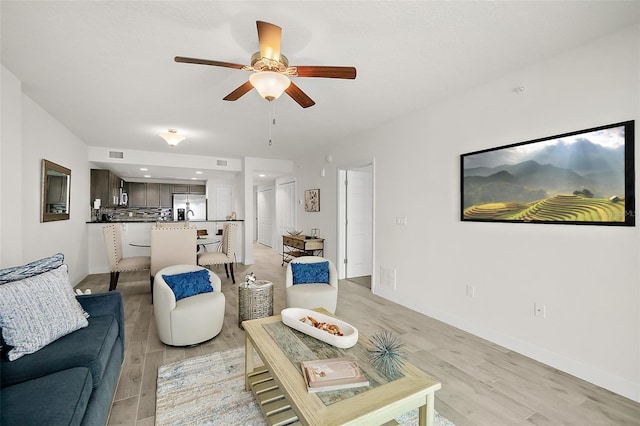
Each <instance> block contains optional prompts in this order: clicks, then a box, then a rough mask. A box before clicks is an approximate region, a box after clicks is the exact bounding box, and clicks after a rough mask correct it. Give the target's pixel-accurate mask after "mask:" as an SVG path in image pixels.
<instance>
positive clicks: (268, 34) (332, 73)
mask: <svg viewBox="0 0 640 426" xmlns="http://www.w3.org/2000/svg"><path fill="white" fill-rule="evenodd" d="M256 24H257V26H258V42H259V43H260V51H259V52H256V53H254V54H253V55H251V65H240V64H234V63H230V62H220V61H212V60H208V59H196V58H185V57H183V56H176V57H175V61H176V62H183V63H189V64H200V65H211V66H216V67H226V68H235V69H240V70H245V71H252V72H253V74H251V76H249V81H247V82H246V83H244V84H243V85H241V86H240V87H238V88H237V89H235V90H234V91H233V92H231V93H229V94H228V95H227V96H225V97H224V98H223V99H224V100H225V101H236V100H238V99H240V97H241V96H243V95H244V94H245V93H247V92H249V91H250V90H251V89H253V88H254V87H255V88H256V90H257V91H258V93H260V96H262V97H263V98H265V99H266V100H267V101H269V102H271V101H273V100H274V99H277V98H278V97H279V96H280V95H282V93H283V92H286V93H287V95H289V96H291V98H293V100H294V101H296V102H297V103H298V104H299V105H300V106H301V107H302V108H308V107H310V106H313V105H315V102H314V101H313V99H311V98H310V97H309V96H308V95H307V94H306V93H304V92H303V91H302V90H301V89H300V88H299V87H298V86H296V85H295V84H294V83H293V82H292V81H291V79H290V78H289V77H321V78H343V79H355V78H356V69H355V67H332V66H316V65H310V66H297V67H294V66H289V60H288V59H287V57H286V56H284V55H282V54H281V53H280V41H281V39H282V28H280V27H278V26H277V25H273V24H270V23H268V22H263V21H256Z"/></svg>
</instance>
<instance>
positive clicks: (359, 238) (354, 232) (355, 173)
mask: <svg viewBox="0 0 640 426" xmlns="http://www.w3.org/2000/svg"><path fill="white" fill-rule="evenodd" d="M346 177H347V189H346V207H347V208H346V210H347V212H346V219H347V220H346V256H347V262H346V277H347V278H354V277H362V276H366V275H371V274H372V271H373V167H372V166H367V167H363V168H360V169H353V170H347V172H346Z"/></svg>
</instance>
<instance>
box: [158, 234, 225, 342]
mask: <svg viewBox="0 0 640 426" xmlns="http://www.w3.org/2000/svg"><path fill="white" fill-rule="evenodd" d="M191 249H192V250H195V249H194V247H193V245H192V247H191ZM203 269H204V270H206V269H205V268H202V267H200V266H197V265H174V266H168V267H166V268H163V269H161V270H159V271H158V272H157V273H156V276H155V280H154V283H153V287H154V289H153V316H154V317H155V321H156V328H157V329H158V336H159V337H160V341H162V342H163V343H165V344H167V345H171V346H188V345H195V344H198V343H202V342H205V341H207V340H209V339H212V338H214V337H215V336H217V335H218V334H219V333H220V331H221V330H222V325H223V321H224V309H225V297H224V294H223V293H222V283H221V281H220V278H219V277H218V276H217V275H216V274H214V273H213V272H211V271H208V270H207V272H208V273H209V281H210V282H211V286H212V287H213V292H212V293H201V294H197V295H195V296H190V297H186V298H184V299H180V300H178V301H176V298H175V295H174V293H173V291H172V290H171V287H169V286H168V285H167V283H166V282H165V281H164V278H163V275H174V274H181V273H185V272H193V271H198V270H203Z"/></svg>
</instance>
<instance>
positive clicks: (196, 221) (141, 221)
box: [86, 219, 244, 224]
mask: <svg viewBox="0 0 640 426" xmlns="http://www.w3.org/2000/svg"><path fill="white" fill-rule="evenodd" d="M156 222H162V223H171V222H176V221H171V220H160V221H158V220H144V219H142V220H135V219H134V220H109V221H106V222H104V221H98V222H97V221H95V220H92V221H90V222H86V223H102V224H104V223H156ZM209 222H211V223H224V222H244V219H235V220H226V219H217V220H190V221H189V223H209Z"/></svg>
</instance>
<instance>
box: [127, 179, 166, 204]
mask: <svg viewBox="0 0 640 426" xmlns="http://www.w3.org/2000/svg"><path fill="white" fill-rule="evenodd" d="M127 185H128V187H129V205H128V206H129V207H163V206H161V205H160V184H159V183H140V182H129V183H127ZM168 207H171V202H169V205H168Z"/></svg>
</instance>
